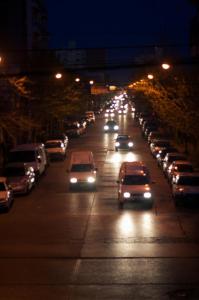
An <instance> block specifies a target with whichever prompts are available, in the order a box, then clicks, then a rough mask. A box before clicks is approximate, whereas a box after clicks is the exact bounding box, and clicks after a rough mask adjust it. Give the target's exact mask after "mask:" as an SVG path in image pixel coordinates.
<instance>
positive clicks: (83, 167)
mask: <svg viewBox="0 0 199 300" xmlns="http://www.w3.org/2000/svg"><path fill="white" fill-rule="evenodd" d="M92 170H93V166H92V165H91V164H75V165H72V168H71V172H90V171H92Z"/></svg>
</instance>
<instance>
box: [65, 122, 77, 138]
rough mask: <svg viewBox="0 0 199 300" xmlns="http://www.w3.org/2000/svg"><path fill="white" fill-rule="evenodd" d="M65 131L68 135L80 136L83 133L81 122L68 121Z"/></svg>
mask: <svg viewBox="0 0 199 300" xmlns="http://www.w3.org/2000/svg"><path fill="white" fill-rule="evenodd" d="M64 131H65V133H66V135H67V136H68V137H79V136H80V134H81V130H80V124H79V123H78V122H72V123H66V124H65V127H64Z"/></svg>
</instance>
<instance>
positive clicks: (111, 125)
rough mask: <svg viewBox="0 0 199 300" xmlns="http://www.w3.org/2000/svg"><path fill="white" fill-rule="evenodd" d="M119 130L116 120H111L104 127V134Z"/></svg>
mask: <svg viewBox="0 0 199 300" xmlns="http://www.w3.org/2000/svg"><path fill="white" fill-rule="evenodd" d="M118 130H119V126H118V124H117V123H116V122H115V121H114V120H109V121H107V122H106V123H105V125H104V132H117V131H118Z"/></svg>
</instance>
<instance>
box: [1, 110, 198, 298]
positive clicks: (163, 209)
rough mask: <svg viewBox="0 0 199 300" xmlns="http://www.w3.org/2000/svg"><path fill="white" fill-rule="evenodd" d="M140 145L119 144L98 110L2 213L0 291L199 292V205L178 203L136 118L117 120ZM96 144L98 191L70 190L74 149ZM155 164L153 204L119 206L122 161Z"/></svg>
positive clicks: (66, 294)
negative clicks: (122, 148)
mask: <svg viewBox="0 0 199 300" xmlns="http://www.w3.org/2000/svg"><path fill="white" fill-rule="evenodd" d="M115 119H116V120H117V122H118V124H119V126H120V130H119V131H120V132H122V133H126V134H129V135H131V137H132V138H133V141H134V145H135V146H134V149H133V151H131V152H129V151H118V152H116V151H115V149H114V139H115V136H116V134H114V133H104V132H103V126H104V123H105V121H106V119H104V117H103V115H99V116H98V117H97V119H96V122H95V123H94V124H93V125H90V127H89V128H88V130H87V132H86V134H85V135H83V136H80V137H79V138H74V139H70V140H69V146H68V148H67V157H66V159H65V160H64V161H54V162H51V163H50V166H49V167H48V169H47V171H46V173H45V175H43V176H42V178H41V180H40V181H39V183H38V184H37V185H36V186H35V188H34V189H33V191H32V192H31V193H30V194H29V195H27V196H17V197H15V201H14V203H13V206H12V208H11V209H10V211H9V213H2V214H1V215H0V236H1V245H0V269H1V273H0V282H1V284H0V299H6V300H11V299H12V300H13V299H30V300H32V299H48V300H51V299H57V300H62V299H63V300H67V299H70V300H73V299H75V300H77V299H99V300H102V299H135V300H137V299H161V300H164V299H165V300H166V299H181V298H182V299H199V289H198V286H199V279H198V275H197V274H198V272H199V232H198V226H199V208H197V207H194V208H193V207H186V206H182V207H175V205H174V201H173V199H172V196H171V189H170V186H169V185H168V182H167V180H166V179H165V177H164V175H163V172H162V171H161V169H160V168H159V167H158V165H157V162H156V160H155V159H154V158H153V157H152V155H151V153H150V151H149V147H148V144H147V142H146V141H145V140H144V139H143V137H142V135H141V130H140V127H139V126H138V122H137V121H135V119H134V118H133V116H132V115H131V114H130V113H128V115H118V116H117V117H116V118H115ZM74 150H91V151H93V154H94V158H95V161H96V165H97V168H98V183H97V189H96V191H88V190H81V191H72V192H71V191H69V187H68V173H67V172H66V170H67V167H68V162H69V157H70V153H71V151H74ZM134 160H142V161H143V162H144V163H145V164H146V165H147V167H148V168H149V170H150V174H151V181H152V195H153V199H154V204H153V207H152V208H151V209H147V208H145V207H144V206H143V205H142V204H141V203H132V202H131V203H125V205H124V208H123V209H119V208H118V200H117V192H118V191H117V183H116V181H117V178H118V172H119V167H120V165H121V163H122V162H123V161H134Z"/></svg>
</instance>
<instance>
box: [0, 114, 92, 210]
mask: <svg viewBox="0 0 199 300" xmlns="http://www.w3.org/2000/svg"><path fill="white" fill-rule="evenodd" d="M83 119H84V120H83ZM82 120H83V122H82V126H83V127H84V131H81V133H80V134H82V133H84V132H85V129H86V126H87V125H88V124H91V123H93V122H95V114H94V112H93V111H88V112H86V113H85V117H83V118H82ZM67 126H68V125H67ZM82 126H81V125H79V126H78V127H80V128H81V127H82ZM66 133H68V135H67V134H66ZM66 133H55V134H53V135H52V136H50V137H49V139H47V140H46V141H45V143H28V144H21V145H17V146H16V147H14V148H13V149H11V150H10V151H9V154H8V159H7V163H6V164H5V166H4V170H3V176H2V177H0V210H3V211H8V210H9V208H10V207H11V205H12V203H13V200H14V195H16V194H24V195H25V194H28V193H29V192H30V191H31V190H32V188H33V187H34V185H35V184H36V182H37V181H38V180H39V178H40V176H41V175H42V174H43V173H44V172H45V171H46V169H47V167H48V165H49V162H50V161H51V160H57V159H61V160H64V159H65V157H66V150H67V147H68V142H69V138H68V136H69V137H75V136H76V134H74V133H69V131H68V132H67V130H66ZM80 134H78V136H79V135H80Z"/></svg>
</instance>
